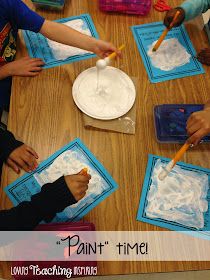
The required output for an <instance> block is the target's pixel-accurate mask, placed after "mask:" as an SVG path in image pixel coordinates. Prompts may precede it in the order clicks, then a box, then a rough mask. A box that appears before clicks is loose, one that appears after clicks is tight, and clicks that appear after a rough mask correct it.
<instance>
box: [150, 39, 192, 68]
mask: <svg viewBox="0 0 210 280" xmlns="http://www.w3.org/2000/svg"><path fill="white" fill-rule="evenodd" d="M156 42H157V41H155V42H154V43H153V44H152V45H151V46H150V47H149V50H148V52H147V54H148V56H149V57H150V59H151V63H152V65H153V66H154V67H156V68H159V69H161V70H163V71H171V70H173V69H175V68H177V67H180V66H183V65H185V64H187V63H189V62H190V58H191V55H190V54H189V53H188V52H187V51H186V49H185V48H184V47H183V46H182V45H181V44H180V43H179V41H178V39H177V38H172V39H167V40H164V41H163V42H162V44H161V45H160V47H159V48H158V50H157V51H156V52H153V51H152V49H153V47H154V45H155V44H156Z"/></svg>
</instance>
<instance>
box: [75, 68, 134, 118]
mask: <svg viewBox="0 0 210 280" xmlns="http://www.w3.org/2000/svg"><path fill="white" fill-rule="evenodd" d="M99 88H100V89H101V90H100V93H98V96H97V95H96V89H97V69H96V67H92V68H89V69H87V70H85V71H84V72H82V73H81V74H80V75H79V76H78V77H77V78H76V80H75V82H74V85H73V89H72V94H73V99H74V102H75V104H76V105H77V107H78V108H79V109H80V110H81V111H82V112H83V113H85V114H86V115H88V116H90V117H92V118H95V119H100V120H112V119H116V118H119V117H121V116H123V115H125V114H126V113H127V112H128V111H129V110H130V109H131V108H132V107H133V104H134V102H135V99H136V90H135V86H134V84H133V81H132V80H131V79H130V77H129V76H128V75H127V74H125V73H124V72H123V71H121V70H119V69H117V68H114V67H111V66H107V67H106V68H105V69H104V70H100V72H99Z"/></svg>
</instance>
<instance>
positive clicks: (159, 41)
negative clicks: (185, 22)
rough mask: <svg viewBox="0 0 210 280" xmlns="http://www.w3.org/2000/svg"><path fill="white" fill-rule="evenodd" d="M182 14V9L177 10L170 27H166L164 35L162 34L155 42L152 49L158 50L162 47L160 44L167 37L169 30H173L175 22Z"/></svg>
mask: <svg viewBox="0 0 210 280" xmlns="http://www.w3.org/2000/svg"><path fill="white" fill-rule="evenodd" d="M179 15H180V11H177V12H176V14H175V16H174V18H173V20H172V22H171V24H170V26H169V27H168V28H166V29H165V30H164V31H163V33H162V35H161V36H160V38H159V39H158V41H157V43H156V44H155V46H154V47H153V49H152V51H153V52H156V50H157V49H158V48H159V47H160V45H161V44H162V42H163V40H164V39H165V37H166V35H167V34H168V32H169V31H170V30H171V28H172V27H173V26H174V23H175V22H176V20H177V18H178V16H179Z"/></svg>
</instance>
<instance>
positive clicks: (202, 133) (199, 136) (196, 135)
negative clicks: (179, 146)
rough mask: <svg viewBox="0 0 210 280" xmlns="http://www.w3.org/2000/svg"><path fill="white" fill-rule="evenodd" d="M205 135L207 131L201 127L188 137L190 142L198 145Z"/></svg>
mask: <svg viewBox="0 0 210 280" xmlns="http://www.w3.org/2000/svg"><path fill="white" fill-rule="evenodd" d="M204 136H206V131H205V129H203V128H201V129H199V130H198V131H197V132H196V133H194V134H193V135H192V136H191V137H190V138H189V139H188V143H191V144H194V145H197V144H198V143H199V142H200V140H201V139H202V138H203V137H204Z"/></svg>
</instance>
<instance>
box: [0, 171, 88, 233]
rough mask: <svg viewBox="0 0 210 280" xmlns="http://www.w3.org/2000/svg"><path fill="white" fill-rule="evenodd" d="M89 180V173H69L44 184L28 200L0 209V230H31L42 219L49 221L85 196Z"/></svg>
mask: <svg viewBox="0 0 210 280" xmlns="http://www.w3.org/2000/svg"><path fill="white" fill-rule="evenodd" d="M89 180H90V176H89V175H87V176H83V175H70V176H65V178H64V177H61V178H59V179H58V180H57V181H55V182H54V183H50V184H46V185H44V186H43V187H42V189H41V192H39V193H38V194H35V195H33V196H32V198H31V201H30V202H28V201H27V202H22V203H20V204H19V205H18V206H16V207H14V208H11V209H9V210H2V211H0V230H32V229H34V228H35V227H36V226H37V225H38V224H39V223H40V222H41V221H43V220H44V221H45V222H50V221H51V220H52V219H53V218H54V217H55V215H56V213H59V212H61V211H63V210H64V209H65V208H66V207H67V206H69V205H72V204H75V203H77V201H79V200H80V199H81V198H83V197H84V196H85V194H86V191H87V188H88V183H89Z"/></svg>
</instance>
